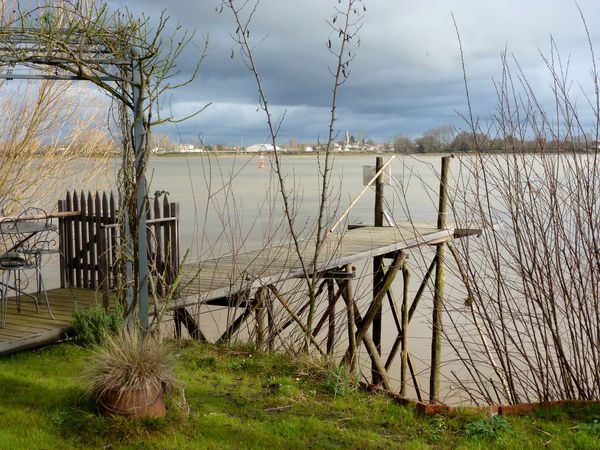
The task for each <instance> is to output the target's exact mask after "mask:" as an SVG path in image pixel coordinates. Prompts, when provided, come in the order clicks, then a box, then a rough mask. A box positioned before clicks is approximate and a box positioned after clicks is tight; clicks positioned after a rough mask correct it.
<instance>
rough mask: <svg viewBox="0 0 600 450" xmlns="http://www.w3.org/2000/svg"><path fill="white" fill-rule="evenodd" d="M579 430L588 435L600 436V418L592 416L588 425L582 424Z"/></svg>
mask: <svg viewBox="0 0 600 450" xmlns="http://www.w3.org/2000/svg"><path fill="white" fill-rule="evenodd" d="M578 427H579V429H580V430H582V431H585V432H586V433H588V434H592V435H594V434H595V435H596V436H600V417H599V416H592V417H590V420H589V421H588V422H586V423H581V424H579V425H578Z"/></svg>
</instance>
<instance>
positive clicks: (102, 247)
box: [98, 226, 110, 311]
mask: <svg viewBox="0 0 600 450" xmlns="http://www.w3.org/2000/svg"><path fill="white" fill-rule="evenodd" d="M106 232H107V231H106V228H104V227H103V226H101V227H99V228H98V281H99V286H100V291H101V292H102V306H103V307H104V309H105V310H106V311H108V308H109V307H110V302H109V298H108V291H109V289H110V287H109V286H110V284H109V280H110V269H109V267H108V246H107V245H106Z"/></svg>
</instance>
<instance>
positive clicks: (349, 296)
mask: <svg viewBox="0 0 600 450" xmlns="http://www.w3.org/2000/svg"><path fill="white" fill-rule="evenodd" d="M346 272H348V273H352V264H346ZM344 284H345V286H344V287H345V289H344V291H345V296H346V310H347V316H348V343H349V349H350V355H349V359H348V360H349V362H350V373H351V374H352V375H355V374H356V372H357V368H358V364H357V361H356V336H355V334H354V323H355V320H356V319H355V317H354V293H353V292H352V279H351V278H348V279H347V280H346V281H345V282H344ZM340 290H341V288H340Z"/></svg>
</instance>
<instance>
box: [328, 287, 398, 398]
mask: <svg viewBox="0 0 600 450" xmlns="http://www.w3.org/2000/svg"><path fill="white" fill-rule="evenodd" d="M349 281H350V280H347V281H346V282H345V283H348V282H349ZM338 283H339V282H338ZM342 292H343V294H342V298H343V299H344V301H345V302H346V308H352V311H353V314H352V316H353V318H354V322H355V323H356V324H358V323H359V322H363V321H364V319H361V316H360V311H359V310H358V307H357V306H356V304H355V303H354V301H353V299H352V296H351V294H352V292H351V290H347V289H344V290H343V291H342ZM349 294H350V295H349ZM352 336H354V333H352ZM362 342H363V344H365V347H366V349H367V353H368V354H369V357H370V358H371V362H372V363H373V364H374V365H375V367H376V368H377V370H378V375H379V376H380V378H381V384H382V385H383V387H384V388H385V389H387V390H391V383H390V378H389V376H388V374H387V370H386V368H385V364H384V363H383V361H382V360H381V356H379V354H378V353H377V351H376V350H377V349H376V348H375V344H374V343H373V339H372V338H371V336H370V335H369V334H368V333H365V334H364V335H363V337H362ZM350 345H351V346H353V345H354V347H356V344H350ZM351 353H352V352H346V354H345V355H344V358H343V359H342V362H344V363H346V364H348V363H350V367H351V368H350V370H351V373H355V371H356V370H357V368H353V367H352V361H353V360H355V359H356V358H355V357H352V356H349V355H350V354H351ZM356 367H357V366H356Z"/></svg>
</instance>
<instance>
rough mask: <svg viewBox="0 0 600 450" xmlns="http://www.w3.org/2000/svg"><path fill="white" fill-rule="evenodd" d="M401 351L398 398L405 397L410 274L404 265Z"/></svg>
mask: <svg viewBox="0 0 600 450" xmlns="http://www.w3.org/2000/svg"><path fill="white" fill-rule="evenodd" d="M402 278H403V286H402V308H401V314H402V334H401V341H402V351H401V354H400V396H402V397H406V380H407V378H408V377H407V367H408V303H409V296H410V291H409V287H410V286H409V285H410V272H409V271H408V267H407V266H406V264H405V265H404V267H403V268H402Z"/></svg>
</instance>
